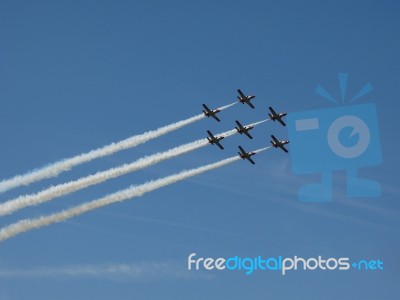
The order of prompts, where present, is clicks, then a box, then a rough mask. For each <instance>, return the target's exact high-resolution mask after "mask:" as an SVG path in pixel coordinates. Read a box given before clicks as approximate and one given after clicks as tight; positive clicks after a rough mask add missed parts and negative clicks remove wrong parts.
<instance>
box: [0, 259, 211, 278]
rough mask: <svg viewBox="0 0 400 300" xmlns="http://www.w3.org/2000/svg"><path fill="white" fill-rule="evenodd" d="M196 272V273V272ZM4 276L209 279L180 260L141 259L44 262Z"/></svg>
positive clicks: (2, 274)
mask: <svg viewBox="0 0 400 300" xmlns="http://www.w3.org/2000/svg"><path fill="white" fill-rule="evenodd" d="M193 275H195V276H193ZM0 278H1V279H16V280H19V279H22V278H28V279H43V278H45V279H46V280H54V279H55V280H57V279H60V278H62V279H77V280H80V279H82V278H89V279H97V280H109V281H120V282H124V281H159V280H168V279H173V278H180V279H196V278H197V279H206V278H209V277H207V276H205V274H201V273H198V274H195V273H192V274H190V273H188V272H187V270H186V269H185V267H184V266H183V264H182V262H179V261H165V262H158V261H140V262H134V263H103V264H91V265H82V264H79V265H64V266H42V267H35V268H30V269H8V270H7V269H4V268H2V270H0Z"/></svg>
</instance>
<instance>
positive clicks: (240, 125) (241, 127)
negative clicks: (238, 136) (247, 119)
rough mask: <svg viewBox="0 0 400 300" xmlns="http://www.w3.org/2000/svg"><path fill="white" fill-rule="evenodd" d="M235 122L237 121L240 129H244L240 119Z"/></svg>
mask: <svg viewBox="0 0 400 300" xmlns="http://www.w3.org/2000/svg"><path fill="white" fill-rule="evenodd" d="M235 122H236V124H237V126H238V127H239V129H244V128H243V125H242V124H240V122H239V121H238V120H236V121H235Z"/></svg>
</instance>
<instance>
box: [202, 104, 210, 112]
mask: <svg viewBox="0 0 400 300" xmlns="http://www.w3.org/2000/svg"><path fill="white" fill-rule="evenodd" d="M203 107H204V109H205V110H206V112H210V111H211V110H210V109H209V108H208V106H207V105H205V104H203Z"/></svg>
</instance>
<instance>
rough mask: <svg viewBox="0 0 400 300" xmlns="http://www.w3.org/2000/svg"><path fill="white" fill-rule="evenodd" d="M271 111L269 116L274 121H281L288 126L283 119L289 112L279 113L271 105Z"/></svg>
mask: <svg viewBox="0 0 400 300" xmlns="http://www.w3.org/2000/svg"><path fill="white" fill-rule="evenodd" d="M269 111H270V112H271V113H269V114H268V116H269V118H270V119H271V120H272V121H274V122H275V121H276V120H277V121H278V122H279V123H281V124H282V125H283V126H286V124H285V122H283V120H282V117H284V116H286V115H287V113H279V114H277V113H276V112H275V110H274V109H273V108H272V107H271V106H270V107H269Z"/></svg>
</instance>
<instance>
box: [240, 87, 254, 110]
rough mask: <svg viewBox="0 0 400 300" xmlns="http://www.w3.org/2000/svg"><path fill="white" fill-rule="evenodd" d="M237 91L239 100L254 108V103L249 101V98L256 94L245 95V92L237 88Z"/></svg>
mask: <svg viewBox="0 0 400 300" xmlns="http://www.w3.org/2000/svg"><path fill="white" fill-rule="evenodd" d="M237 91H238V93H239V95H240V97H239V96H237V97H238V99H239V102H240V103H242V104H244V103H246V104H248V105H249V106H250V107H251V108H254V105H253V104H252V103H251V102H250V100H251V99H253V98H255V97H256V96H246V95H245V94H243V93H242V91H241V90H237Z"/></svg>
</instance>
